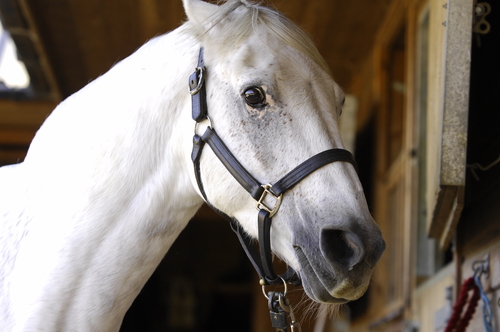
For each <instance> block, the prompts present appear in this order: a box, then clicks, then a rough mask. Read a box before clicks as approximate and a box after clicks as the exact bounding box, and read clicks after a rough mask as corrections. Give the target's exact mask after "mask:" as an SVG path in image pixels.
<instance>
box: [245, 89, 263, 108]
mask: <svg viewBox="0 0 500 332" xmlns="http://www.w3.org/2000/svg"><path fill="white" fill-rule="evenodd" d="M243 95H244V97H245V102H246V103H247V104H248V105H249V106H262V105H263V104H265V102H266V94H265V93H264V91H262V88H259V87H250V88H247V89H246V90H245V92H243Z"/></svg>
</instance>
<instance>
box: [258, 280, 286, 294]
mask: <svg viewBox="0 0 500 332" xmlns="http://www.w3.org/2000/svg"><path fill="white" fill-rule="evenodd" d="M278 277H279V278H280V279H281V280H282V281H283V286H284V287H285V290H284V292H283V296H286V293H287V291H288V287H287V285H286V281H285V279H283V278H282V277H281V276H278ZM259 282H260V284H261V285H262V294H264V297H265V298H266V299H268V300H269V296H267V294H266V281H265V280H264V279H260V281H259Z"/></svg>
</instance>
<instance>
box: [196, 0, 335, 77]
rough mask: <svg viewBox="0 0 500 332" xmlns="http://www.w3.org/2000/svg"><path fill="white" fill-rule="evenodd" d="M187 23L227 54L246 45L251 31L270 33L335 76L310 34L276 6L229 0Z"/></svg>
mask: <svg viewBox="0 0 500 332" xmlns="http://www.w3.org/2000/svg"><path fill="white" fill-rule="evenodd" d="M187 23H188V25H190V30H191V32H192V34H194V35H195V36H197V37H198V38H200V39H201V40H202V41H203V42H204V43H208V44H210V43H216V44H217V48H216V49H217V50H218V51H220V52H222V53H225V54H227V53H229V52H232V51H234V49H235V48H238V47H239V46H240V45H242V44H243V43H244V42H245V40H246V39H247V38H248V37H249V36H250V35H251V34H254V33H261V34H262V33H263V32H264V33H267V34H269V36H270V37H273V38H274V39H276V40H278V41H279V42H282V43H284V44H285V45H287V46H290V47H292V48H294V49H296V50H297V51H299V52H301V53H303V54H305V55H306V56H308V57H310V58H311V59H312V60H313V61H314V62H316V64H318V65H319V66H320V67H321V68H322V69H323V70H324V71H325V72H326V73H327V74H328V75H329V76H330V77H332V74H331V71H330V68H329V67H328V64H327V63H326V61H325V60H324V59H323V57H322V56H321V54H320V53H319V51H318V49H317V48H316V46H315V45H314V43H313V42H312V40H311V38H310V37H309V36H308V35H307V33H306V32H305V31H304V30H303V29H302V28H300V27H299V26H298V25H297V24H295V23H294V22H292V21H291V20H289V19H288V18H287V17H285V16H284V15H283V14H282V13H280V12H279V11H277V10H275V9H272V8H269V7H265V6H262V5H260V4H256V3H252V2H250V1H246V0H228V1H226V3H224V4H223V5H220V6H219V10H217V11H216V12H215V13H214V14H213V15H211V16H209V17H208V18H207V19H206V20H204V21H203V22H202V23H195V22H187ZM270 50H273V47H270Z"/></svg>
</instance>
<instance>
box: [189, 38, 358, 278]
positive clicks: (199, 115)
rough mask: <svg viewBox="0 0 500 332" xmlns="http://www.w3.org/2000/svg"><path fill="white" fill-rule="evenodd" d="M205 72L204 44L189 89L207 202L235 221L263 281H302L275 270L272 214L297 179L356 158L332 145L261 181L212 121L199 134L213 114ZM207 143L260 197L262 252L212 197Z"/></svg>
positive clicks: (291, 272)
mask: <svg viewBox="0 0 500 332" xmlns="http://www.w3.org/2000/svg"><path fill="white" fill-rule="evenodd" d="M205 74H206V68H205V65H204V60H203V48H201V49H200V54H199V57H198V66H197V67H196V71H195V72H194V73H192V74H191V75H190V76H189V91H190V93H191V96H192V97H191V102H192V116H193V120H194V121H196V126H195V134H194V137H193V151H192V153H191V159H192V161H193V163H194V168H195V175H196V181H197V182H198V187H199V189H200V192H201V194H202V195H203V197H204V199H205V201H206V202H207V204H208V205H209V206H210V207H211V208H212V209H213V210H215V211H216V212H218V213H219V214H220V215H222V216H223V217H224V218H225V219H227V220H229V221H230V222H231V227H232V228H233V230H234V231H235V232H236V234H237V235H238V239H239V240H240V243H241V245H242V246H243V249H244V250H245V252H246V254H247V256H248V258H249V259H250V261H251V262H252V265H253V266H254V268H255V269H256V270H257V273H258V274H259V276H260V278H261V284H262V285H266V284H269V285H271V284H281V283H282V282H283V280H284V281H286V282H290V283H293V284H300V277H299V276H298V275H297V274H296V273H295V271H294V270H293V269H292V268H289V269H288V271H287V272H286V273H285V274H283V275H282V276H278V275H277V274H276V272H275V271H274V267H273V264H272V253H271V236H270V233H271V221H272V217H273V215H274V214H276V212H278V209H279V207H280V204H281V200H282V197H283V194H284V193H285V192H286V191H288V190H290V189H291V188H293V187H294V186H295V185H296V184H297V183H299V182H300V181H302V180H303V179H304V178H305V177H306V176H308V175H309V174H311V173H312V172H314V171H315V170H317V169H318V168H320V167H323V166H325V165H327V164H329V163H332V162H334V161H345V162H349V163H351V164H352V165H354V167H355V168H357V165H356V161H355V160H354V157H353V156H352V154H351V153H350V152H349V151H347V150H344V149H330V150H326V151H323V152H321V153H318V154H317V155H315V156H313V157H311V158H310V159H308V160H306V161H305V162H303V163H302V164H300V165H299V166H297V167H296V168H294V169H293V170H292V171H290V172H289V173H288V174H286V175H285V176H284V177H282V178H281V179H280V180H279V181H277V182H275V183H274V184H272V185H271V184H262V183H260V182H259V181H257V180H256V179H255V178H254V177H253V176H252V175H251V174H250V173H248V171H247V170H246V169H245V168H244V167H243V166H242V165H241V164H240V163H239V162H238V160H237V159H236V158H235V157H234V156H233V154H232V153H231V152H230V151H229V149H228V148H227V147H226V145H225V144H224V142H222V140H221V139H220V137H219V136H218V135H217V133H216V132H215V129H214V128H212V124H211V123H209V126H208V127H207V129H206V131H205V133H204V134H203V135H202V136H199V135H198V134H197V133H196V130H197V127H198V124H199V123H200V122H202V121H205V120H210V118H209V117H208V107H207V100H206V88H205ZM205 143H206V144H208V145H209V146H210V147H211V148H212V150H213V152H214V153H215V155H216V156H217V157H218V158H219V159H220V161H221V162H222V163H223V164H224V166H225V167H226V168H227V170H228V171H229V173H231V175H232V176H233V177H234V178H235V179H236V180H237V181H238V182H239V183H240V185H241V186H242V187H243V188H245V190H246V191H247V192H248V193H249V194H250V195H251V196H252V197H253V199H254V200H255V201H256V207H257V210H258V211H259V212H258V224H259V227H258V228H259V251H260V253H258V252H257V250H256V248H255V246H254V245H253V244H252V242H251V239H250V238H249V237H248V236H247V235H246V234H245V233H244V231H243V230H242V229H241V227H240V224H239V223H238V221H237V220H236V219H234V218H231V217H229V216H228V215H226V214H225V213H224V212H222V211H220V210H218V209H217V208H215V207H214V206H213V205H212V204H210V202H209V201H208V199H207V195H206V193H205V189H204V187H203V183H202V181H201V174H200V158H201V153H202V151H203V147H204V146H205ZM265 198H268V199H267V200H266V202H268V201H269V198H272V199H274V206H268V205H266V204H269V203H265V202H264V199H265Z"/></svg>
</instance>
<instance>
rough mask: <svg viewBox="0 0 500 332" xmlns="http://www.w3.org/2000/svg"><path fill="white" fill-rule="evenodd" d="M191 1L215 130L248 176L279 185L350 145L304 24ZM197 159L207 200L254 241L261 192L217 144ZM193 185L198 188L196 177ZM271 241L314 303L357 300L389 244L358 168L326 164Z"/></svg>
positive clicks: (288, 207)
mask: <svg viewBox="0 0 500 332" xmlns="http://www.w3.org/2000/svg"><path fill="white" fill-rule="evenodd" d="M184 6H185V9H186V13H187V16H188V22H187V26H188V27H189V30H190V31H191V33H192V34H193V36H194V38H195V39H196V41H197V45H198V46H199V47H203V48H204V59H203V60H204V65H205V66H206V68H207V73H206V77H205V82H206V99H207V106H208V113H209V115H210V126H212V127H213V128H214V129H216V131H217V134H218V136H219V137H220V139H221V140H222V141H223V142H224V143H225V145H226V146H227V148H228V150H229V151H231V152H232V153H233V154H234V156H235V158H236V159H237V160H238V161H239V162H240V164H241V165H242V166H243V167H244V168H245V169H246V170H247V171H248V172H249V173H250V174H252V175H253V176H254V177H255V178H256V179H258V181H259V182H261V183H274V182H275V181H276V180H278V179H281V178H282V177H283V176H284V175H285V174H287V173H288V172H289V171H290V170H292V169H293V168H294V167H296V166H297V165H299V164H300V163H301V162H303V161H305V160H307V159H309V158H311V156H314V155H316V154H318V153H320V152H322V151H325V150H328V149H335V148H337V149H342V148H343V144H342V140H341V137H340V134H339V129H338V120H339V116H340V114H341V110H342V104H343V100H344V95H343V93H342V91H341V89H340V88H339V86H338V85H337V84H336V83H335V81H334V80H333V79H332V76H331V74H330V73H329V70H328V67H327V65H326V64H325V62H324V60H323V59H322V58H321V56H320V55H319V53H318V51H317V49H316V48H315V47H314V45H313V44H312V42H311V41H310V39H309V38H308V37H307V36H306V35H305V33H304V32H303V31H302V30H300V29H299V28H298V27H297V26H296V25H295V24H293V23H291V22H290V21H289V20H288V19H286V18H284V17H283V16H282V15H281V14H279V13H278V12H276V11H274V10H271V9H268V8H265V7H261V6H257V5H252V4H249V3H247V2H246V1H228V2H227V3H226V4H224V5H220V6H218V5H213V4H209V3H206V2H202V1H199V0H184ZM194 65H195V64H193V66H194ZM199 163H200V178H201V182H202V183H203V187H204V191H205V193H204V194H205V195H206V199H207V201H209V202H210V204H211V205H213V206H214V207H215V208H216V209H218V210H220V211H222V212H223V213H224V214H226V215H227V216H229V217H230V218H234V219H236V220H238V222H239V223H240V224H241V226H242V227H243V229H244V230H245V231H246V232H247V233H248V235H249V236H251V237H253V238H256V237H257V234H258V224H257V217H256V216H257V213H258V212H257V211H256V208H255V201H254V198H253V197H251V195H249V194H248V192H246V191H245V190H244V189H243V188H242V187H241V186H240V184H239V183H238V182H237V180H235V178H234V177H233V176H232V175H231V174H230V173H229V172H228V170H227V169H226V168H225V167H224V166H223V165H222V163H221V162H220V160H219V159H218V158H217V157H216V156H215V155H214V153H213V152H212V151H211V150H210V149H205V152H204V153H203V155H202V156H201V158H200V162H199ZM192 182H193V185H194V186H195V187H196V188H197V187H198V186H197V180H196V179H195V177H194V175H193V176H192ZM271 245H272V250H273V252H274V253H275V254H277V255H278V256H279V257H280V258H281V259H283V260H284V261H285V262H286V263H287V264H288V265H289V266H291V267H292V268H293V269H295V271H297V273H298V274H299V275H300V278H301V280H302V284H303V286H304V289H305V291H306V293H307V295H308V296H309V297H310V298H311V299H313V300H315V301H317V302H323V303H344V302H346V301H349V300H354V299H357V298H359V297H360V296H361V295H362V294H363V293H364V292H365V291H366V289H367V287H368V284H369V281H370V277H371V274H372V271H373V268H374V266H375V264H376V263H377V261H378V260H379V258H380V256H381V254H382V252H383V251H384V249H385V242H384V240H383V239H382V235H381V232H380V229H379V228H378V226H377V224H376V223H375V222H374V220H373V219H372V217H371V215H370V212H369V210H368V207H367V203H366V200H365V198H364V194H363V189H362V187H361V184H360V181H359V179H358V176H357V173H356V170H355V168H354V167H353V165H352V164H350V163H346V162H335V163H331V164H328V165H325V166H323V167H321V168H319V169H318V170H316V171H315V172H313V173H311V174H310V175H308V176H307V177H306V178H305V179H303V181H300V182H299V183H298V184H297V185H296V186H294V187H293V188H292V189H291V190H289V191H288V192H286V193H285V194H284V195H283V197H282V202H281V207H280V208H279V211H278V212H277V213H276V215H275V216H274V217H273V222H272V228H271Z"/></svg>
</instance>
